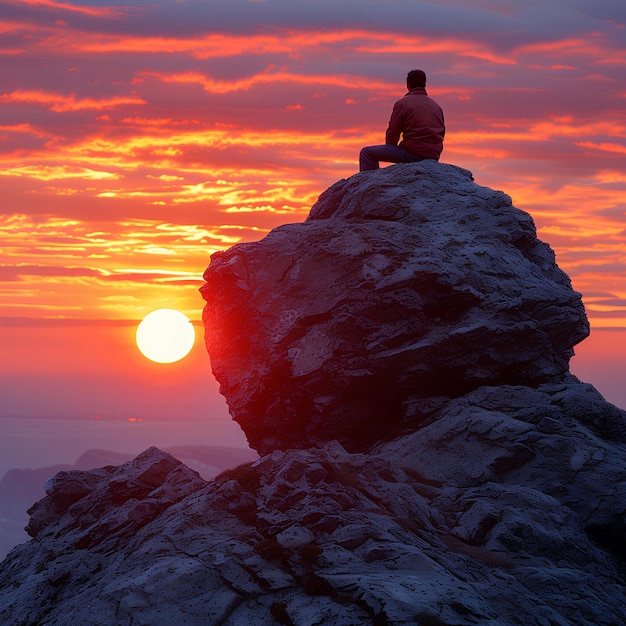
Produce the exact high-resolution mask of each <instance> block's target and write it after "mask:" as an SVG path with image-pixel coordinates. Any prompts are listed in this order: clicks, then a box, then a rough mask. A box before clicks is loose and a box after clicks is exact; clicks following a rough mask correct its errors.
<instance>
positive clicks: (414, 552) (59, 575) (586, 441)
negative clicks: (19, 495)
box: [0, 379, 626, 626]
mask: <svg viewBox="0 0 626 626" xmlns="http://www.w3.org/2000/svg"><path fill="white" fill-rule="evenodd" d="M625 441H626V420H625V414H624V413H623V412H621V411H619V410H618V409H616V408H615V407H613V406H612V405H610V404H607V403H606V402H605V401H604V400H603V399H602V398H601V397H600V396H599V395H598V394H597V392H595V391H594V390H593V388H591V387H590V386H589V385H584V384H582V383H579V382H578V381H576V380H574V379H571V380H568V381H567V382H564V383H559V384H554V383H548V384H545V385H542V386H540V387H538V388H537V389H532V388H529V387H523V386H515V387H509V386H506V385H505V386H498V387H482V388H480V389H478V390H475V391H474V392H472V393H470V394H468V395H467V396H465V397H463V398H457V399H455V400H453V401H451V402H450V403H449V404H448V405H447V406H446V407H444V408H442V409H440V410H439V411H436V412H435V414H434V415H433V421H432V422H431V424H430V425H429V426H426V427H424V428H422V429H419V430H418V431H416V432H414V433H412V434H410V435H408V436H406V437H402V438H399V439H397V440H395V441H392V442H388V443H382V444H380V445H379V446H378V447H377V448H376V450H374V451H372V452H370V453H367V454H365V453H352V454H351V453H348V452H346V451H345V450H344V449H343V448H342V447H341V446H340V445H339V444H338V443H336V442H335V443H332V442H331V443H329V444H327V445H326V446H325V447H324V448H321V449H311V450H290V451H287V452H283V451H275V452H273V453H272V454H270V455H267V456H265V457H263V458H261V459H259V460H258V461H256V462H254V463H252V464H248V465H243V466H240V467H238V468H235V469H233V470H228V471H227V472H225V473H224V474H222V475H221V476H219V477H217V478H216V479H215V480H214V481H212V482H210V483H206V482H205V481H203V480H201V479H200V478H199V477H198V476H197V475H196V474H194V473H193V472H192V471H191V470H188V469H187V468H185V467H184V466H182V465H181V464H179V463H177V462H176V461H175V460H174V459H173V458H172V457H169V456H168V455H166V454H165V453H162V452H160V451H159V450H156V449H151V450H148V451H146V452H145V453H144V454H142V455H140V457H138V458H137V459H136V460H135V461H132V462H130V463H127V464H125V465H123V466H121V467H119V468H105V469H102V470H92V471H89V472H70V473H61V474H60V475H59V476H57V477H56V478H55V479H54V480H52V481H50V482H49V483H48V485H47V490H48V493H49V495H48V497H47V498H46V499H44V500H43V501H42V502H40V503H39V504H38V505H37V506H36V507H34V509H33V511H32V519H31V524H30V530H31V533H32V534H33V535H34V540H33V541H32V542H31V543H30V544H27V545H24V546H20V547H18V548H16V549H15V550H13V551H12V552H11V554H10V555H9V556H8V558H7V559H6V560H5V562H4V563H3V564H2V567H1V568H0V623H3V624H5V623H6V624H12V625H14V626H26V625H29V624H40V625H44V624H46V625H51V626H52V625H54V626H65V625H66V624H68V623H76V624H85V625H103V626H104V625H106V626H109V625H110V624H116V625H131V624H132V625H137V624H145V625H151V626H154V625H164V626H166V625H170V624H181V625H188V626H191V625H197V626H211V625H218V624H220V625H226V626H239V625H240V624H255V625H263V624H266V625H274V624H296V625H298V626H313V625H315V624H329V625H330V624H332V625H333V626H357V625H361V624H362V625H370V624H381V625H384V624H405V625H407V626H408V625H415V624H418V625H431V624H438V625H449V626H453V625H455V626H458V625H464V624H477V625H480V626H483V625H494V626H495V625H502V626H510V625H512V624H523V625H524V626H534V625H537V626H539V625H546V624H553V625H560V626H566V625H568V626H571V625H587V626H598V625H617V624H622V623H624V622H625V620H626V605H625V603H624V566H625V564H626V562H625V557H626V550H625V546H624V541H623V537H624V530H625V529H624V509H625V504H626V455H625V454H624V453H625V451H626V443H625Z"/></svg>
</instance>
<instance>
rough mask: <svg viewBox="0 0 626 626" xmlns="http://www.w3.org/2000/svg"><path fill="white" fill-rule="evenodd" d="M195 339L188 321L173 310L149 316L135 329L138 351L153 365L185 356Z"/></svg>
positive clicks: (165, 310) (182, 314) (171, 361)
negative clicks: (153, 363)
mask: <svg viewBox="0 0 626 626" xmlns="http://www.w3.org/2000/svg"><path fill="white" fill-rule="evenodd" d="M195 339H196V334H195V332H194V329H193V324H192V323H191V322H190V321H189V318H188V317H187V316H186V315H185V314H184V313H181V312H180V311H176V310H174V309H158V310H156V311H152V313H148V315H146V316H145V317H144V318H143V320H141V322H140V323H139V326H137V333H136V341H137V347H138V348H139V351H140V352H141V353H142V354H143V355H144V356H145V357H147V358H148V359H150V360H151V361H155V362H156V363H174V362H175V361H180V360H181V359H182V358H184V357H186V356H187V355H188V354H189V352H190V351H191V348H193V343H194V341H195Z"/></svg>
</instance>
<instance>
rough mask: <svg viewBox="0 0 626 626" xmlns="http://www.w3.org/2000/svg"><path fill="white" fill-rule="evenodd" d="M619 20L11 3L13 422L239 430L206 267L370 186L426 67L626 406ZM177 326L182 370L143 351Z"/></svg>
mask: <svg viewBox="0 0 626 626" xmlns="http://www.w3.org/2000/svg"><path fill="white" fill-rule="evenodd" d="M625 23H626V4H625V3H624V2H623V0H519V1H518V0H436V1H434V0H433V1H432V2H427V1H418V0H341V1H339V2H338V1H337V0H333V1H332V2H331V1H330V0H315V1H309V0H298V1H297V2H294V0H150V1H144V0H140V1H135V2H133V0H127V1H126V2H125V3H124V4H113V3H110V2H107V1H106V0H102V1H79V0H75V1H71V0H0V252H1V258H0V403H1V405H0V417H20V418H21V417H31V418H32V417H39V418H47V417H71V418H85V419H95V418H100V419H123V420H128V419H131V420H137V419H163V420H166V419H174V420H180V421H181V423H183V422H185V421H188V420H197V419H202V418H204V417H206V418H207V419H211V420H218V421H219V420H222V421H226V420H228V419H229V417H228V414H227V410H226V406H225V403H224V401H223V399H222V398H221V397H220V396H219V394H218V390H217V384H216V383H215V381H214V380H213V379H212V377H211V373H210V362H209V359H208V356H207V355H206V352H205V351H204V348H203V346H202V329H201V327H200V326H199V320H200V316H201V309H202V306H203V301H202V299H201V297H200V296H199V293H198V289H199V287H200V286H201V285H202V273H203V271H204V269H205V268H206V266H207V265H208V263H209V257H210V255H211V254H212V253H213V252H215V251H217V250H222V249H225V248H228V247H230V246H231V245H233V244H235V243H239V242H246V241H255V240H258V239H260V238H262V237H263V236H264V235H265V234H266V233H267V232H269V230H271V229H272V228H274V227H276V226H278V225H280V224H284V223H288V222H299V221H302V220H304V219H305V217H306V216H307V213H308V211H309V209H310V207H311V205H312V204H313V203H314V202H315V200H316V199H317V197H318V196H319V195H320V194H321V193H322V192H323V191H324V190H325V189H326V188H327V187H329V186H330V185H331V184H333V183H334V182H336V181H337V180H339V179H341V178H345V177H348V176H351V175H353V174H354V173H356V171H357V158H358V152H359V150H360V148H361V147H362V146H364V145H370V144H378V143H384V131H385V128H386V125H387V121H388V119H389V113H390V111H391V106H392V105H393V102H394V101H395V100H397V99H398V98H399V97H401V96H402V95H403V94H404V93H405V88H404V83H405V77H406V73H407V71H408V70H410V69H414V68H421V69H423V70H425V71H426V73H427V76H428V84H427V89H428V92H429V94H430V95H431V96H432V97H433V98H434V99H435V100H437V101H438V102H439V104H440V105H441V106H442V107H443V109H444V111H445V115H446V124H447V134H446V140H445V147H444V152H443V155H442V161H444V162H447V163H453V164H455V165H459V166H461V167H464V168H466V169H469V170H471V171H472V172H473V174H474V178H475V180H476V182H477V183H478V184H481V185H485V186H489V187H492V188H494V189H500V190H503V191H504V192H506V193H507V194H509V195H510V196H511V197H512V199H513V203H514V204H515V206H517V207H519V208H520V209H523V210H525V211H528V212H529V213H531V215H532V216H533V218H534V220H535V223H536V225H537V228H538V233H539V236H540V238H541V239H542V240H544V241H546V242H547V243H548V244H549V245H550V246H551V247H552V248H553V249H554V250H555V252H556V255H557V262H558V264H559V266H560V267H561V268H562V269H564V270H565V271H566V272H567V273H568V274H569V275H570V277H571V278H572V283H573V286H574V288H575V289H576V290H577V291H580V292H581V293H582V294H583V300H584V303H585V306H586V309H587V314H588V316H589V319H590V322H591V327H592V333H591V336H590V338H589V339H587V340H586V341H585V342H584V343H583V344H581V345H580V347H578V348H577V349H576V351H577V354H578V356H576V357H575V358H574V360H573V361H572V369H573V371H574V373H576V374H577V375H578V376H579V377H580V378H582V379H583V380H585V381H586V382H590V383H592V384H594V385H595V386H597V387H598V389H599V390H600V391H601V392H602V393H603V394H604V395H605V397H607V399H609V400H610V401H612V402H614V403H616V404H618V405H621V406H622V407H626V390H625V389H624V388H623V387H624V385H623V378H624V372H626V281H625V277H626V169H625V166H624V163H625V162H626V83H625V82H624V76H626V28H625ZM163 307H167V308H174V309H177V310H180V311H182V312H184V313H185V314H187V315H188V316H189V317H190V319H192V320H193V321H194V322H195V323H196V334H197V337H198V340H197V343H196V346H195V347H194V350H193V351H192V353H191V355H190V356H189V357H187V358H186V359H184V360H183V361H181V362H179V363H176V364H171V365H163V364H155V363H152V362H150V361H148V360H147V359H145V357H143V356H142V355H141V354H139V352H138V351H137V348H136V346H135V344H134V330H135V327H136V326H137V324H138V322H139V321H140V320H141V319H142V317H143V316H144V315H146V314H147V313H149V312H150V311H152V310H154V309H158V308H163ZM622 355H625V356H622ZM234 428H236V427H234ZM232 432H233V433H234V434H233V437H234V438H235V439H236V438H237V436H238V435H237V433H236V432H235V430H233V431H232ZM207 433H208V434H209V436H210V429H208V430H207ZM235 439H233V441H234V440H235ZM220 441H221V440H220Z"/></svg>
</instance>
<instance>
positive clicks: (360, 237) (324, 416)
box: [201, 161, 589, 454]
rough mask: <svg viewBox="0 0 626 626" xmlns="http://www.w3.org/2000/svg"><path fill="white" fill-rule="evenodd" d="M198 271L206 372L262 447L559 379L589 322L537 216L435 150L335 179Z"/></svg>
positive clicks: (374, 427)
mask: <svg viewBox="0 0 626 626" xmlns="http://www.w3.org/2000/svg"><path fill="white" fill-rule="evenodd" d="M205 280H206V284H205V286H204V287H203V288H202V290H201V291H202V294H203V297H204V298H205V300H206V302H207V304H206V307H205V311H204V322H205V328H206V335H205V336H206V343H207V348H208V351H209V354H210V355H211V363H212V367H213V371H214V374H215V376H216V378H217V379H218V381H219V382H220V385H221V392H222V393H223V395H224V396H225V397H226V399H227V402H228V405H229V408H230V412H231V415H232V416H233V418H234V419H235V420H236V421H237V422H238V423H239V424H240V425H241V427H242V429H243V430H244V432H245V433H246V436H247V438H248V442H249V443H250V445H251V447H253V448H254V449H256V450H257V451H259V453H261V454H266V453H268V452H271V451H272V450H274V449H276V448H280V449H287V448H307V447H310V446H312V445H319V444H320V443H323V442H325V441H329V440H338V441H340V442H341V443H342V445H343V446H345V447H346V449H348V450H351V451H363V450H367V448H368V447H369V446H371V445H372V444H373V443H375V442H376V441H378V440H380V439H381V438H383V437H388V436H393V435H395V434H396V433H397V432H398V431H399V430H401V429H403V428H405V427H406V425H407V423H411V424H416V423H419V422H420V421H422V419H423V418H424V416H425V415H427V414H428V413H429V411H430V410H431V407H432V398H436V397H445V398H451V397H458V396H460V395H463V394H465V393H467V392H469V391H471V390H472V389H476V388H478V387H480V386H481V385H484V384H513V385H537V384H539V383H544V382H549V381H557V380H560V379H561V378H562V377H563V375H564V374H565V373H566V372H567V371H568V363H569V359H570V357H571V356H572V354H573V351H572V346H574V345H575V344H576V343H578V342H579V341H581V340H582V339H583V338H584V337H586V336H587V334H588V332H589V329H588V324H587V320H586V316H585V313H584V309H583V305H582V302H581V299H580V294H578V293H576V292H574V291H573V290H572V288H571V284H570V280H569V278H568V277H567V275H566V274H564V273H563V272H562V271H561V270H560V269H559V268H558V267H557V265H556V263H555V260H554V254H553V252H552V251H551V249H550V248H549V247H548V246H547V245H546V244H544V243H542V242H541V241H539V240H538V239H537V237H536V234H535V228H534V224H533V221H532V219H531V217H530V216H529V215H528V214H527V213H524V212H523V211H520V210H518V209H516V208H515V207H513V206H512V205H511V200H510V198H509V197H508V196H506V195H505V194H503V193H502V192H497V191H493V190H491V189H488V188H485V187H480V186H479V185H477V184H475V183H474V182H473V181H472V177H471V174H470V173H469V172H467V171H466V170H461V169H460V168H457V167H454V166H451V165H445V164H441V163H437V162H434V161H423V162H421V163H416V164H408V165H398V166H393V167H390V168H384V169H382V170H379V171H377V172H372V173H369V174H368V175H357V176H353V177H352V178H350V179H349V180H346V181H341V182H339V183H337V184H335V185H334V186H333V187H331V188H330V189H329V190H327V191H326V192H325V193H324V194H322V196H321V197H320V199H319V201H318V202H317V204H315V206H314V207H313V208H312V210H311V214H310V216H309V218H308V219H307V220H306V222H304V223H301V224H289V225H286V226H282V227H279V228H276V229H275V230H273V231H272V232H271V233H270V234H269V235H268V236H267V237H265V238H264V239H263V240H261V241H259V242H257V243H248V244H241V245H237V246H234V247H232V248H231V249H229V250H227V251H226V252H221V253H217V254H215V255H213V257H212V258H211V264H210V266H209V268H208V269H207V271H206V273H205ZM382 416H384V417H382Z"/></svg>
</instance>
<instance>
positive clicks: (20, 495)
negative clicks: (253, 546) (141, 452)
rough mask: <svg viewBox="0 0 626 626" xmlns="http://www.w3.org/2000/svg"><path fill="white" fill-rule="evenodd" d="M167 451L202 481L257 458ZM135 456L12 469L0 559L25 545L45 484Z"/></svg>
mask: <svg viewBox="0 0 626 626" xmlns="http://www.w3.org/2000/svg"><path fill="white" fill-rule="evenodd" d="M165 452H168V453H169V454H171V455H173V456H175V457H176V458H177V459H178V460H180V461H182V462H183V463H185V464H186V465H187V466H188V467H190V468H192V469H194V470H195V471H197V472H198V473H199V474H200V475H201V476H202V478H204V479H207V480H208V479H212V478H214V477H215V476H217V474H219V473H220V472H222V471H224V470H225V469H228V468H229V467H235V466H237V465H240V464H241V463H245V462H246V461H252V460H254V459H255V458H257V455H256V454H255V453H254V452H253V451H252V450H249V449H247V450H246V449H243V448H231V447H227V446H202V445H188V446H173V447H168V448H166V450H165ZM134 456H135V455H133V454H126V453H121V452H113V451H111V450H88V451H87V452H85V453H84V454H82V455H81V456H80V457H79V458H78V459H77V460H76V462H75V463H74V464H73V465H55V466H51V467H42V468H38V469H17V468H16V469H11V470H9V471H8V472H6V474H5V475H4V476H3V477H2V480H0V559H3V558H4V557H5V556H6V555H7V553H8V552H9V550H10V549H11V548H13V547H14V546H16V545H18V544H20V543H24V542H25V541H26V540H27V539H28V535H26V533H25V532H24V526H26V524H27V522H28V515H27V513H26V511H27V509H28V508H29V507H30V506H31V505H32V503H33V502H36V501H37V500H40V499H41V498H43V497H44V496H45V495H46V494H45V492H44V484H45V483H46V481H47V480H48V478H50V477H51V476H53V475H54V474H56V473H57V472H60V471H72V470H77V469H80V470H86V469H92V468H95V467H102V466H105V465H120V464H122V463H125V462H126V461H130V460H131V459H132V458H133V457H134Z"/></svg>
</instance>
